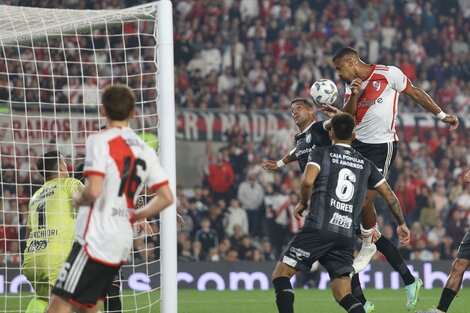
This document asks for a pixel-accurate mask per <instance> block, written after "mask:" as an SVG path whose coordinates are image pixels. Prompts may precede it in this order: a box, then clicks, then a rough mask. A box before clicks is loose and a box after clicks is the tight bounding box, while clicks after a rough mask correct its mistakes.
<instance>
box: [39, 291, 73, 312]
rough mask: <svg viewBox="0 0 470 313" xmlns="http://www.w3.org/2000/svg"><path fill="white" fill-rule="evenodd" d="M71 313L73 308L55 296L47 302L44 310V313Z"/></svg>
mask: <svg viewBox="0 0 470 313" xmlns="http://www.w3.org/2000/svg"><path fill="white" fill-rule="evenodd" d="M71 312H73V307H72V305H71V304H70V303H68V302H67V301H65V300H64V299H62V298H61V297H59V296H57V295H52V298H51V301H50V302H49V307H48V308H47V310H46V313H71Z"/></svg>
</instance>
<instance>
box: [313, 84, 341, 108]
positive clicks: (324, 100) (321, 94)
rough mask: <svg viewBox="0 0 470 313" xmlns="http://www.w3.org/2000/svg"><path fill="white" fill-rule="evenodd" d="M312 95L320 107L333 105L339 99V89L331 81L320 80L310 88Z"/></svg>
mask: <svg viewBox="0 0 470 313" xmlns="http://www.w3.org/2000/svg"><path fill="white" fill-rule="evenodd" d="M310 95H311V96H312V98H313V101H315V103H316V104H318V105H323V104H333V103H334V102H335V101H336V97H338V88H337V87H336V84H335V83H333V82H332V81H331V80H329V79H320V80H318V81H316V82H314V83H313V85H312V87H310Z"/></svg>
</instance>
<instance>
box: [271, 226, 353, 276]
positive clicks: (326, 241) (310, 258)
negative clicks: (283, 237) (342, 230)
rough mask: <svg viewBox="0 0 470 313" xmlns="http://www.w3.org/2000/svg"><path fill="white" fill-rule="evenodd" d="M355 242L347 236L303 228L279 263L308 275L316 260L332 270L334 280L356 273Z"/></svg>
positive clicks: (330, 271) (292, 240) (288, 246)
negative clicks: (354, 264)
mask: <svg viewBox="0 0 470 313" xmlns="http://www.w3.org/2000/svg"><path fill="white" fill-rule="evenodd" d="M353 259H354V240H353V238H348V237H345V236H343V235H339V234H335V233H332V232H328V231H321V230H318V229H314V228H309V227H307V228H306V227H303V228H302V229H301V230H300V231H299V232H298V233H297V234H296V235H295V236H294V237H293V238H292V239H291V240H290V241H289V244H288V245H287V248H286V250H285V251H284V252H283V253H282V255H281V257H280V258H279V261H280V262H282V263H285V264H287V265H289V266H291V267H293V268H295V269H297V270H299V271H303V272H308V271H310V268H311V267H312V264H313V263H314V262H315V261H319V262H320V264H321V265H323V267H324V268H325V269H326V270H327V271H328V274H329V275H330V278H331V280H333V278H336V277H341V276H344V275H348V274H349V273H351V272H353V271H354V269H353V267H352V263H353Z"/></svg>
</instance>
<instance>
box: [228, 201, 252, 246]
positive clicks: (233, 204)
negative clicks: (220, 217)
mask: <svg viewBox="0 0 470 313" xmlns="http://www.w3.org/2000/svg"><path fill="white" fill-rule="evenodd" d="M235 225H239V226H240V227H241V229H242V233H243V234H248V233H249V232H248V215H247V214H246V211H245V210H244V209H243V208H241V207H240V202H239V201H238V199H237V198H233V199H232V200H230V206H229V207H228V208H227V212H226V214H225V218H224V229H225V234H226V236H227V237H231V236H232V235H233V229H234V226H235Z"/></svg>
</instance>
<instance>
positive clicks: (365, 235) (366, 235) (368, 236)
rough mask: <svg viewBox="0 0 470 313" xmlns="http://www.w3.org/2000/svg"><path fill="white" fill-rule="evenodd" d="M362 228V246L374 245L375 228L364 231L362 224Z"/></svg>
mask: <svg viewBox="0 0 470 313" xmlns="http://www.w3.org/2000/svg"><path fill="white" fill-rule="evenodd" d="M360 227H361V235H362V244H363V245H366V246H369V245H371V244H372V238H373V236H372V235H373V234H374V230H375V227H373V228H370V229H364V228H363V227H362V224H361V225H360Z"/></svg>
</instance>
